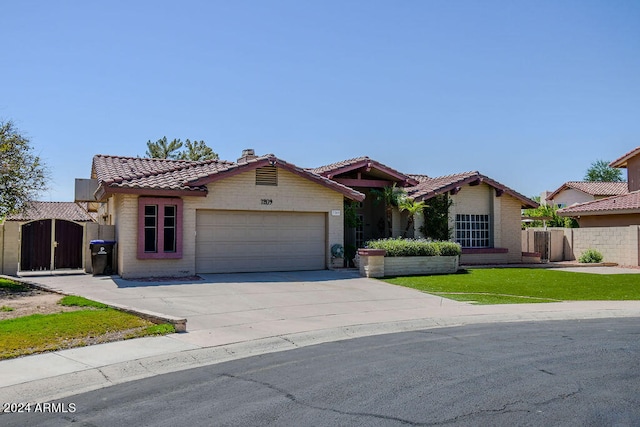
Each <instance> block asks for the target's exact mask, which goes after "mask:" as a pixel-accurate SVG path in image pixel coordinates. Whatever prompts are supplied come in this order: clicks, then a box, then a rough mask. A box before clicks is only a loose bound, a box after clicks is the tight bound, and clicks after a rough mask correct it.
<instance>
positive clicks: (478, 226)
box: [456, 214, 491, 248]
mask: <svg viewBox="0 0 640 427" xmlns="http://www.w3.org/2000/svg"><path fill="white" fill-rule="evenodd" d="M456 242H458V243H459V244H460V246H462V247H463V248H488V247H490V245H491V227H490V222H489V215H478V214H456Z"/></svg>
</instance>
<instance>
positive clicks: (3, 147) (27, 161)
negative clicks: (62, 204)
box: [0, 121, 48, 219]
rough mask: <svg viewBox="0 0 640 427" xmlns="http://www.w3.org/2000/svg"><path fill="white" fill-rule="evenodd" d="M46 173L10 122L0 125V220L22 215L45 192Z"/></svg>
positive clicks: (42, 165) (26, 140)
mask: <svg viewBox="0 0 640 427" xmlns="http://www.w3.org/2000/svg"><path fill="white" fill-rule="evenodd" d="M47 181H48V172H47V169H46V166H45V165H44V164H43V162H42V161H41V160H40V157H38V156H36V155H35V154H33V148H32V147H31V146H30V144H29V140H28V139H27V138H25V137H24V136H23V135H21V134H20V132H19V131H18V129H16V128H15V126H14V125H13V122H11V121H7V122H0V219H2V218H4V217H5V216H7V215H9V214H12V213H16V212H21V211H24V210H25V209H26V207H27V204H28V203H29V202H30V201H33V200H35V198H36V197H37V195H38V194H39V193H40V192H41V191H43V190H45V189H46V186H47Z"/></svg>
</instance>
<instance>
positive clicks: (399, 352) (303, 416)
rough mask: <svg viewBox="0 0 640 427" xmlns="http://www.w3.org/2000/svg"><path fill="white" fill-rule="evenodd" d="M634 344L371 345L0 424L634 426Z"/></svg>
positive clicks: (320, 350)
mask: <svg viewBox="0 0 640 427" xmlns="http://www.w3.org/2000/svg"><path fill="white" fill-rule="evenodd" d="M639 338H640V320H639V319H637V318H621V319H596V320H581V321H578V320H567V321H553V322H551V321H549V322H521V323H500V324H479V325H468V326H461V327H453V328H441V329H430V330H423V331H414V332H405V333H396V334H388V335H378V336H372V337H365V338H358V339H352V340H346V341H338V342H331V343H325V344H320V345H315V346H309V347H304V348H300V349H297V350H290V351H285V352H278V353H270V354H264V355H260V356H255V357H250V358H245V359H240V360H235V361H231V362H226V363H221V364H217V365H212V366H206V367H201V368H196V369H191V370H186V371H182V372H176V373H171V374H165V375H159V376H155V377H151V378H147V379H143V380H139V381H132V382H128V383H124V384H119V385H115V386H112V387H108V388H104V389H100V390H96V391H93V392H89V393H84V394H78V395H74V396H69V397H67V398H65V399H62V400H60V401H57V402H53V403H51V402H32V406H31V412H24V413H13V414H7V413H3V414H2V415H0V425H3V426H24V425H29V426H62V425H69V424H74V425H91V426H113V425H136V426H172V427H173V426H205V425H206V426H211V425H213V426H258V425H259V426H265V425H274V426H311V425H313V426H334V425H356V426H359V425H362V426H365V425H366V426H376V425H381V426H401V425H464V426H467V425H492V426H514V425H533V426H549V425H566V426H574V425H575V426H603V425H620V426H640V339H639ZM43 403H49V404H50V405H49V410H48V411H46V412H36V409H37V408H36V406H35V405H36V404H40V408H39V409H40V411H42V409H43Z"/></svg>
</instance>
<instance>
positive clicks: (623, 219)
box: [578, 213, 640, 228]
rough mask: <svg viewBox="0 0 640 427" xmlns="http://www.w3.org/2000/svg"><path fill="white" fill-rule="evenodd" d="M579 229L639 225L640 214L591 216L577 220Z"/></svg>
mask: <svg viewBox="0 0 640 427" xmlns="http://www.w3.org/2000/svg"><path fill="white" fill-rule="evenodd" d="M578 224H580V227H581V228H582V227H624V226H628V225H640V213H637V214H624V215H591V216H583V217H580V218H578Z"/></svg>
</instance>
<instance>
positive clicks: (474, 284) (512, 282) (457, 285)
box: [384, 268, 640, 304]
mask: <svg viewBox="0 0 640 427" xmlns="http://www.w3.org/2000/svg"><path fill="white" fill-rule="evenodd" d="M384 280H385V281H386V282H388V283H393V284H395V285H401V286H406V287H409V288H414V289H418V290H421V291H424V292H427V293H430V294H434V295H439V296H442V297H445V298H449V299H453V300H457V301H468V302H474V303H476V304H523V303H532V302H559V301H620V300H640V275H639V274H590V273H573V272H568V271H559V270H553V269H541V268H487V269H484V268H482V269H469V270H463V271H462V272H460V273H457V274H448V275H438V276H408V277H394V278H387V279H384Z"/></svg>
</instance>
